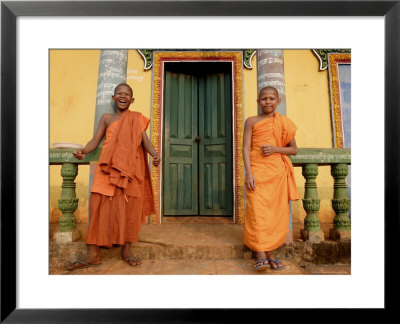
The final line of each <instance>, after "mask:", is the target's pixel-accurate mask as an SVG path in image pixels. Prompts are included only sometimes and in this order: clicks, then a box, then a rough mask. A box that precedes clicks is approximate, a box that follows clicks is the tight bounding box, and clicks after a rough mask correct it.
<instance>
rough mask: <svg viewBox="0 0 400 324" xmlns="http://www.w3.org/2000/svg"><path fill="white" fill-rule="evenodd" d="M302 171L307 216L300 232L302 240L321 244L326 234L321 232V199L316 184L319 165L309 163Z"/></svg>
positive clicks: (304, 205)
mask: <svg viewBox="0 0 400 324" xmlns="http://www.w3.org/2000/svg"><path fill="white" fill-rule="evenodd" d="M302 169H303V170H302V173H303V177H304V178H305V179H306V183H305V185H304V187H305V192H304V199H303V207H304V209H305V211H306V213H307V215H306V218H305V219H304V229H302V230H300V234H301V238H302V239H303V240H304V241H310V242H321V241H323V240H324V233H323V231H322V230H321V227H320V220H319V216H318V211H319V207H320V199H319V198H318V191H317V183H316V182H315V179H316V178H317V175H318V164H314V163H307V164H304V165H303V166H302Z"/></svg>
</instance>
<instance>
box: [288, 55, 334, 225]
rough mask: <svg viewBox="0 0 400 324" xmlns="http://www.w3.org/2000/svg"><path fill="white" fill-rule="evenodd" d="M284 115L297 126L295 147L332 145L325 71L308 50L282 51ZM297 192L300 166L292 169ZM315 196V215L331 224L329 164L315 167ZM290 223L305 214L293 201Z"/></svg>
mask: <svg viewBox="0 0 400 324" xmlns="http://www.w3.org/2000/svg"><path fill="white" fill-rule="evenodd" d="M284 59H285V61H284V62H285V63H284V69H285V88H286V114H287V116H288V117H289V118H291V119H292V120H293V121H294V123H295V124H296V125H297V128H298V130H297V133H296V142H297V146H298V147H304V148H306V147H308V148H332V147H333V142H332V124H331V115H330V99H329V98H330V97H329V79H328V71H327V70H325V71H319V61H318V59H317V57H316V56H315V55H314V54H313V52H312V51H311V50H285V51H284ZM295 175H296V182H297V186H298V187H299V189H300V194H301V195H302V196H303V195H304V183H305V179H304V177H303V176H302V174H301V168H300V167H296V168H295ZM317 184H318V195H319V198H320V199H321V207H320V211H319V217H320V220H321V222H322V223H331V222H332V220H333V217H334V211H333V210H332V206H331V199H332V196H333V179H332V177H331V175H330V167H329V166H325V167H319V174H318V177H317ZM292 210H293V222H303V220H304V217H305V215H306V213H305V211H304V209H303V204H302V202H301V200H300V201H296V202H293V204H292Z"/></svg>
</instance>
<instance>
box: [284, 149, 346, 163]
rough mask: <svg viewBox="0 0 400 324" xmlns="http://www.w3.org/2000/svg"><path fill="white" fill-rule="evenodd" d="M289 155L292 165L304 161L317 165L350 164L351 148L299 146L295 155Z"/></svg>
mask: <svg viewBox="0 0 400 324" xmlns="http://www.w3.org/2000/svg"><path fill="white" fill-rule="evenodd" d="M289 157H290V160H291V161H292V163H293V165H294V166H299V165H302V164H305V163H315V164H318V165H330V164H332V163H344V164H351V149H350V148H343V149H335V148H329V149H323V148H299V149H298V150H297V155H290V156H289Z"/></svg>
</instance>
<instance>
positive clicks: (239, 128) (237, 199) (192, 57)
mask: <svg viewBox="0 0 400 324" xmlns="http://www.w3.org/2000/svg"><path fill="white" fill-rule="evenodd" d="M167 62H230V63H231V65H232V104H233V109H232V135H233V136H232V165H233V168H232V169H233V215H232V222H233V223H235V224H244V167H243V159H242V143H243V107H244V103H243V100H244V98H243V52H242V51H181V52H171V51H166V52H164V51H155V52H154V53H153V76H152V77H153V82H152V88H153V89H152V109H151V141H152V144H153V146H154V147H155V149H156V150H157V151H158V152H159V153H160V155H162V154H163V151H162V150H163V145H162V143H163V132H164V129H163V128H164V123H163V120H164V114H163V109H164V103H163V97H164V69H165V63H167ZM150 167H151V179H152V185H153V192H154V202H155V209H156V213H155V214H154V215H152V216H151V217H150V223H151V224H161V223H162V218H163V215H162V197H163V195H162V188H163V183H162V179H163V177H162V167H158V168H155V167H152V166H150Z"/></svg>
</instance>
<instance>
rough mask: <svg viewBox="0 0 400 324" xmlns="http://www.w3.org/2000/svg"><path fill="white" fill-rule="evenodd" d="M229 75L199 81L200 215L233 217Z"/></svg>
mask: <svg viewBox="0 0 400 324" xmlns="http://www.w3.org/2000/svg"><path fill="white" fill-rule="evenodd" d="M231 125H232V98H231V84H230V75H228V74H223V73H219V74H212V75H207V76H205V77H200V78H199V136H200V142H199V146H200V147H199V182H200V186H199V205H200V206H199V207H200V215H232V178H233V177H232V145H231V143H232V128H231Z"/></svg>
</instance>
